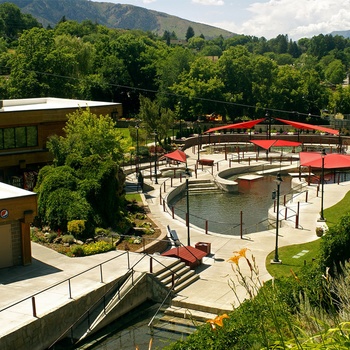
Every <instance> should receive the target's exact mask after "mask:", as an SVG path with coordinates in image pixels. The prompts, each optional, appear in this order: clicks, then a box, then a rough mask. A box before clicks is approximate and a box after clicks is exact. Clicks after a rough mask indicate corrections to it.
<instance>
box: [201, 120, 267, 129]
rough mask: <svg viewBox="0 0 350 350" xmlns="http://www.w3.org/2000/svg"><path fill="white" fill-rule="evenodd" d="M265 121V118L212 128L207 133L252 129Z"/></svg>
mask: <svg viewBox="0 0 350 350" xmlns="http://www.w3.org/2000/svg"><path fill="white" fill-rule="evenodd" d="M264 120H265V118H261V119H256V120H249V121H247V122H241V123H236V124H228V125H224V126H218V127H216V128H211V129H209V130H207V131H205V132H206V133H210V132H214V131H218V130H225V129H250V128H252V127H253V126H255V125H256V124H258V123H261V122H263V121H264Z"/></svg>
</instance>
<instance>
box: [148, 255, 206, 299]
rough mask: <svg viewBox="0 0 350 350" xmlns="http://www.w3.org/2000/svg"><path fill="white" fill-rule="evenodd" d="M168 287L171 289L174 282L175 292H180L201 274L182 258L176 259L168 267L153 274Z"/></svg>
mask: <svg viewBox="0 0 350 350" xmlns="http://www.w3.org/2000/svg"><path fill="white" fill-rule="evenodd" d="M153 275H154V276H155V277H156V278H157V279H158V280H159V281H160V282H161V283H162V284H163V285H165V286H166V287H167V289H171V288H172V286H173V284H174V288H173V292H174V294H178V293H179V292H181V291H182V290H183V289H184V288H186V287H188V286H189V285H190V284H191V283H193V282H195V281H197V280H198V279H199V275H197V274H196V272H195V271H194V270H191V269H190V268H189V267H188V266H186V265H185V263H183V262H182V261H181V260H180V259H174V262H173V263H172V264H170V265H169V266H168V267H167V268H166V269H163V270H161V271H159V272H156V273H154V274H153Z"/></svg>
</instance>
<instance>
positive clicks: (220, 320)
mask: <svg viewBox="0 0 350 350" xmlns="http://www.w3.org/2000/svg"><path fill="white" fill-rule="evenodd" d="M224 318H229V316H228V315H227V314H223V315H220V316H216V317H215V318H214V319H213V320H207V322H208V323H210V326H211V329H212V330H215V329H216V326H217V325H218V326H220V327H223V326H224V322H223V320H224Z"/></svg>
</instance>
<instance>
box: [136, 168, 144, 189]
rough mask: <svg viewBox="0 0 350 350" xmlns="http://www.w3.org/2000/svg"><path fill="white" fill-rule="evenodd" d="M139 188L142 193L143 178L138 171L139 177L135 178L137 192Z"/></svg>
mask: <svg viewBox="0 0 350 350" xmlns="http://www.w3.org/2000/svg"><path fill="white" fill-rule="evenodd" d="M139 186H140V187H141V191H143V176H142V173H141V171H139V175H138V177H137V190H139Z"/></svg>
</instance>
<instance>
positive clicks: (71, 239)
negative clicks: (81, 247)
mask: <svg viewBox="0 0 350 350" xmlns="http://www.w3.org/2000/svg"><path fill="white" fill-rule="evenodd" d="M74 241H75V238H74V236H73V235H63V236H62V243H68V244H73V243H74Z"/></svg>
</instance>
